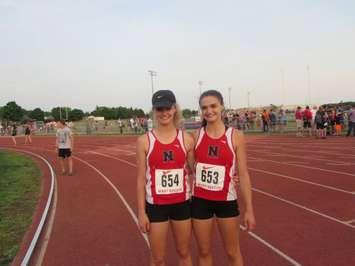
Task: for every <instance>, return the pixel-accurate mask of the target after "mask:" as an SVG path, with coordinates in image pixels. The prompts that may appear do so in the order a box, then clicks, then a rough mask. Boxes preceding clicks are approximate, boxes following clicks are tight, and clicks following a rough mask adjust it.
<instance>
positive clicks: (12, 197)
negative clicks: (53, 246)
mask: <svg viewBox="0 0 355 266" xmlns="http://www.w3.org/2000/svg"><path fill="white" fill-rule="evenodd" d="M40 186H41V182H40V170H39V168H38V166H37V165H36V163H35V162H34V161H32V160H31V159H30V158H28V157H26V156H24V155H19V154H16V153H12V152H4V151H0V265H1V266H2V265H9V264H10V263H11V261H12V260H13V258H14V257H15V256H16V253H17V251H18V249H19V245H20V243H21V240H22V238H23V236H24V234H25V232H26V230H27V228H28V226H29V225H30V224H31V221H32V216H33V212H34V210H35V207H36V204H37V200H38V197H39V192H40Z"/></svg>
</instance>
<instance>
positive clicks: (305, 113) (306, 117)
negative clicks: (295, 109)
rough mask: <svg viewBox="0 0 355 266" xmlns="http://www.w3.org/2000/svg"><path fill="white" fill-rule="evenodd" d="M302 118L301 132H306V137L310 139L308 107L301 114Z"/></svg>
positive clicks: (309, 111)
mask: <svg viewBox="0 0 355 266" xmlns="http://www.w3.org/2000/svg"><path fill="white" fill-rule="evenodd" d="M302 117H303V130H304V131H308V135H309V136H310V137H312V112H311V110H309V106H306V109H305V110H304V111H303V112H302Z"/></svg>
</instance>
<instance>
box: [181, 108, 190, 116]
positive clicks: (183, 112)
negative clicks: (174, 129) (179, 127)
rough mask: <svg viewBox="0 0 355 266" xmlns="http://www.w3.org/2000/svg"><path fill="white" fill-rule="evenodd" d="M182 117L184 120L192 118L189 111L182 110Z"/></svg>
mask: <svg viewBox="0 0 355 266" xmlns="http://www.w3.org/2000/svg"><path fill="white" fill-rule="evenodd" d="M182 116H183V117H184V118H190V117H191V116H192V111H191V110H190V109H183V110H182Z"/></svg>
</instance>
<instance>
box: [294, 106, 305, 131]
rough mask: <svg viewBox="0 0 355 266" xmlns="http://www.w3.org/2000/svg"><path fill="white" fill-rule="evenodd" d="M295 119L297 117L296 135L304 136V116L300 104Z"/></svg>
mask: <svg viewBox="0 0 355 266" xmlns="http://www.w3.org/2000/svg"><path fill="white" fill-rule="evenodd" d="M295 119H296V136H297V137H302V122H303V121H302V120H303V116H302V110H301V107H300V106H298V107H297V110H296V112H295Z"/></svg>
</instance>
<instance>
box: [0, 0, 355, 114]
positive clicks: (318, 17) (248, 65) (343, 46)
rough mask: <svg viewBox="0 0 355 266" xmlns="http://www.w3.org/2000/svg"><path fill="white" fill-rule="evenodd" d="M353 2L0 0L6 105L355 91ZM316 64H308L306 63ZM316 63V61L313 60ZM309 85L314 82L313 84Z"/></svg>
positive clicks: (348, 95) (337, 95) (302, 99)
mask: <svg viewBox="0 0 355 266" xmlns="http://www.w3.org/2000/svg"><path fill="white" fill-rule="evenodd" d="M354 14H355V1H353V0H348V1H345V0H337V1H331V0H294V1H291V0H265V1H263V0H259V1H256V0H249V1H240V0H234V1H224V0H220V1H209V0H204V1H200V0H187V1H185V0H176V1H173V0H171V1H164V0H162V1H154V0H151V1H134V0H127V1H126V0H115V1H114V0H100V1H99V0H91V1H90V0H86V1H83V0H78V1H73V0H51V1H50V0H0V106H2V105H5V104H6V103H7V102H8V101H12V100H15V101H16V102H17V103H18V104H19V105H21V106H22V107H24V108H26V109H33V108H36V107H41V108H42V109H44V110H50V109H51V108H52V107H54V106H71V107H77V108H81V109H83V110H84V111H91V110H93V109H94V108H95V106H97V105H99V106H102V105H104V106H126V107H130V106H132V107H139V108H143V109H144V110H146V111H147V110H149V109H150V106H151V90H152V89H151V82H150V76H149V74H148V70H154V71H156V72H157V76H156V77H155V78H154V89H155V90H158V89H170V90H172V91H174V93H175V94H176V97H177V100H178V102H179V104H180V105H181V107H182V108H193V109H197V105H198V96H199V81H202V90H207V89H218V90H220V91H221V92H222V93H223V95H224V97H225V102H226V104H227V105H229V94H228V88H231V89H230V91H231V95H230V102H231V105H232V107H245V106H247V104H248V97H247V94H248V93H247V92H248V91H249V92H250V94H249V103H250V105H252V106H262V105H268V104H271V103H272V104H286V105H289V104H305V103H309V102H311V103H324V102H339V101H341V100H352V101H354V100H355V16H354ZM307 66H308V68H307ZM307 69H308V70H307ZM309 92H310V93H309Z"/></svg>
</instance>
